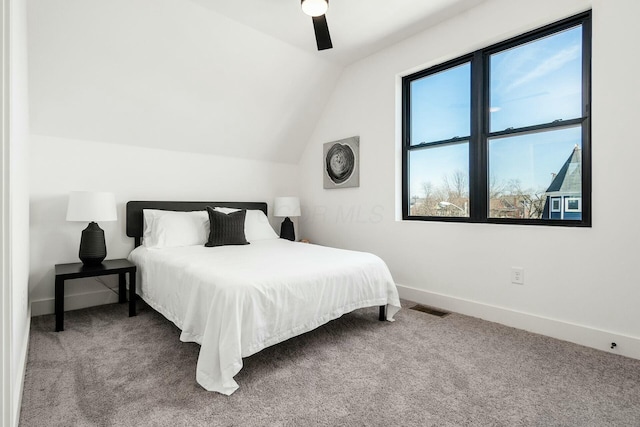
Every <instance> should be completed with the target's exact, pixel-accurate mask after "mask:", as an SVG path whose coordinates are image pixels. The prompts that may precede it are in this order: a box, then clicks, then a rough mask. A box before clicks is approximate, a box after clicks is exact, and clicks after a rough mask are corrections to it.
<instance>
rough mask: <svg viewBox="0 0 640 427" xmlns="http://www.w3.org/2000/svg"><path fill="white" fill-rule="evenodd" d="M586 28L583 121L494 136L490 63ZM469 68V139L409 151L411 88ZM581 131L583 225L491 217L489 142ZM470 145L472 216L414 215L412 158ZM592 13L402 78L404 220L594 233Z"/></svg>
mask: <svg viewBox="0 0 640 427" xmlns="http://www.w3.org/2000/svg"><path fill="white" fill-rule="evenodd" d="M578 25H581V26H582V112H581V113H582V117H580V118H576V119H573V120H566V121H561V122H557V121H554V122H551V123H545V124H538V125H534V126H526V127H520V128H515V129H507V130H502V131H497V132H490V128H489V108H490V106H489V98H490V97H489V81H490V79H489V58H490V57H491V55H493V54H496V53H498V52H501V51H504V50H507V49H511V48H514V47H517V46H519V45H522V44H525V43H529V42H532V41H535V40H537V39H541V38H543V37H546V36H549V35H551V34H554V33H557V32H560V31H563V30H566V29H569V28H572V27H575V26H578ZM466 62H470V63H471V117H470V125H471V135H470V137H469V138H468V139H467V138H466V137H464V138H454V139H451V140H445V141H436V142H431V143H428V144H415V145H413V146H412V145H411V135H410V130H411V114H410V111H411V89H410V88H411V82H413V81H415V80H418V79H421V78H423V77H426V76H429V75H433V74H435V73H438V72H442V71H445V70H447V69H450V68H453V67H455V66H458V65H461V64H463V63H466ZM577 125H580V126H581V130H582V150H581V151H582V153H581V154H582V195H581V197H582V214H581V219H580V220H572V219H542V218H540V219H534V218H527V219H518V218H492V217H489V199H488V170H489V164H488V161H489V160H488V153H489V151H488V150H489V147H488V143H489V139H490V138H495V137H503V136H517V135H525V134H528V133H533V132H538V131H545V130H558V129H562V128H568V127H573V126H577ZM457 140H465V141H467V140H468V141H469V207H470V209H469V216H468V217H458V216H417V215H410V197H411V196H410V194H409V176H410V175H409V163H408V159H409V152H410V151H413V150H419V149H421V148H424V147H425V145H429V146H433V145H438V144H446V143H455V142H457ZM591 206H592V198H591V11H587V12H583V13H581V14H578V15H575V16H572V17H570V18H566V19H563V20H561V21H558V22H555V23H552V24H549V25H546V26H544V27H541V28H538V29H536V30H532V31H529V32H527V33H525V34H522V35H520V36H517V37H513V38H511V39H509V40H506V41H503V42H500V43H496V44H494V45H491V46H489V47H486V48H484V49H479V50H477V51H475V52H472V53H470V54H467V55H462V56H460V57H458V58H455V59H453V60H450V61H447V62H445V63H443V64H438V65H436V66H433V67H430V68H428V69H425V70H421V71H418V72H416V73H413V74H410V75H408V76H405V77H403V78H402V219H403V220H419V221H438V222H464V223H469V222H470V223H489V224H512V225H545V226H563V227H591Z"/></svg>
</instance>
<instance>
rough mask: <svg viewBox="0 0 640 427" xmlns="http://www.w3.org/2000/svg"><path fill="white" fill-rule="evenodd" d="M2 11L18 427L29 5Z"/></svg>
mask: <svg viewBox="0 0 640 427" xmlns="http://www.w3.org/2000/svg"><path fill="white" fill-rule="evenodd" d="M2 12H3V13H2V17H3V20H2V28H3V29H2V42H3V43H2V52H3V55H2V56H3V61H2V66H3V69H2V75H3V79H2V80H3V82H2V83H3V88H2V94H3V101H2V102H3V108H2V111H3V117H2V121H3V123H2V142H3V144H2V151H3V152H2V190H1V191H2V227H3V229H2V233H1V234H2V240H3V241H2V308H1V310H2V335H3V340H2V352H3V354H2V359H3V366H2V369H3V375H2V382H3V384H2V390H3V392H2V400H3V401H2V416H1V419H0V424H1V425H3V426H4V425H6V426H9V425H12V426H17V425H18V418H19V412H20V402H21V398H22V384H23V378H24V370H25V366H26V360H27V346H28V340H29V326H30V323H29V322H30V319H29V317H30V316H29V306H28V271H29V249H28V248H29V246H28V236H29V219H28V218H29V181H28V174H27V170H28V154H29V109H28V90H27V54H26V35H27V29H26V4H25V2H24V1H22V0H11V1H9V2H3V11H2ZM6 13H9V15H5V14H6ZM7 18H8V19H7ZM7 362H8V363H7ZM7 367H8V371H7V370H6V369H7Z"/></svg>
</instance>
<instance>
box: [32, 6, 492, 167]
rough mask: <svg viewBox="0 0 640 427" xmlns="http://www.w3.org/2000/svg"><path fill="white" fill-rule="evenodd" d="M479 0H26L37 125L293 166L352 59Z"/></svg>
mask: <svg viewBox="0 0 640 427" xmlns="http://www.w3.org/2000/svg"><path fill="white" fill-rule="evenodd" d="M481 1H483V0H429V1H425V0H395V1H394V2H393V3H390V2H388V1H383V0H331V3H330V10H329V12H328V13H327V19H328V22H329V28H330V31H331V35H332V38H333V44H334V49H332V50H328V51H322V52H318V51H317V50H316V48H315V42H314V38H313V28H312V24H311V19H310V18H309V17H308V16H306V15H304V14H302V12H301V11H300V2H299V0H243V1H237V0H236V1H231V0H163V1H158V0H109V1H102V0H30V2H29V11H28V12H29V15H28V19H29V22H28V24H29V34H28V36H29V42H28V43H29V45H28V48H29V70H30V71H29V91H30V109H31V111H30V119H31V130H32V132H33V133H35V134H42V135H49V136H56V137H62V138H71V139H78V140H88V141H101V142H108V143H117V144H131V145H137V146H145V147H154V148H164V149H169V150H183V151H190V152H196V153H207V154H215V155H223V156H231V157H242V158H251V159H260V160H268V161H277V162H285V163H297V161H298V159H299V158H300V155H301V153H302V151H303V150H304V146H305V144H306V142H307V140H308V138H309V136H310V134H311V133H312V132H313V129H314V127H315V124H316V121H317V118H318V116H319V115H320V114H322V111H323V108H324V106H325V103H326V102H327V99H328V97H329V96H330V94H331V92H332V90H333V88H334V86H335V83H336V81H337V79H338V78H339V75H340V73H341V70H342V69H343V67H344V66H346V65H348V64H350V63H352V62H354V61H357V60H359V59H361V58H364V57H366V56H368V55H370V54H372V53H374V52H376V51H378V50H380V49H383V48H385V47H387V46H389V45H391V44H393V43H395V42H397V41H399V40H402V39H403V38H406V37H408V36H410V35H412V34H415V33H417V32H419V31H421V30H424V29H425V28H427V27H429V26H431V25H434V24H436V23H438V22H441V21H442V20H444V19H447V18H448V17H450V16H452V15H453V14H456V13H461V12H463V11H464V10H465V9H468V8H470V7H473V6H475V5H477V4H478V3H480V2H481Z"/></svg>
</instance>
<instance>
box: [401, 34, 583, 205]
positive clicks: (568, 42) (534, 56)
mask: <svg viewBox="0 0 640 427" xmlns="http://www.w3.org/2000/svg"><path fill="white" fill-rule="evenodd" d="M581 46H582V29H581V27H574V28H570V29H567V30H564V31H562V32H560V33H555V34H553V35H550V36H548V37H545V38H543V39H538V40H535V41H533V42H530V43H527V44H525V45H521V46H518V47H515V48H512V49H508V50H506V51H501V52H499V53H496V54H494V55H492V56H491V57H490V81H489V86H490V90H489V92H490V94H489V97H490V111H491V113H490V131H491V132H496V131H501V130H505V129H507V128H510V127H513V128H519V127H524V126H531V125H537V124H543V123H549V122H552V121H554V120H569V119H574V118H578V117H581V108H582V100H581V93H582V92H581V86H582V84H581V82H582V79H581V73H582V65H581V62H582V56H581ZM470 72H471V66H470V64H469V63H466V64H462V65H460V66H457V67H455V68H452V69H448V70H445V71H443V72H440V73H437V74H432V75H430V76H427V77H424V78H422V79H419V80H414V81H413V82H412V83H411V102H412V109H411V124H412V128H411V141H412V143H413V144H419V143H422V142H433V141H440V140H445V139H450V138H453V137H465V136H469V134H470V123H469V122H470V115H471V106H470V104H471V101H470V97H471V89H470V87H471V82H470ZM575 145H578V146H581V130H580V127H579V126H576V127H572V128H562V129H559V130H553V131H546V132H543V133H537V134H528V135H522V136H512V137H503V138H499V139H490V140H489V175H490V177H491V178H492V179H493V180H496V181H497V182H504V183H506V182H508V181H510V180H516V179H517V180H519V181H520V184H521V186H522V188H524V189H529V188H530V189H532V190H534V191H544V190H545V189H546V187H548V185H549V184H550V183H551V179H552V175H551V174H552V173H557V172H558V171H559V169H560V168H561V167H562V165H563V164H564V162H565V161H566V160H567V158H568V157H569V156H570V155H571V153H572V151H573V148H574V146H575ZM468 150H469V144H468V143H459V144H448V145H445V146H438V147H434V148H429V149H424V150H416V151H413V152H410V173H411V176H410V183H411V184H410V185H411V189H410V193H411V195H416V194H417V195H419V196H420V195H421V190H420V189H421V187H422V183H424V182H431V183H432V184H433V185H434V186H437V185H439V184H440V183H441V182H442V177H443V176H444V175H447V174H451V173H452V172H454V171H455V170H464V171H465V172H467V173H468V164H469V159H468Z"/></svg>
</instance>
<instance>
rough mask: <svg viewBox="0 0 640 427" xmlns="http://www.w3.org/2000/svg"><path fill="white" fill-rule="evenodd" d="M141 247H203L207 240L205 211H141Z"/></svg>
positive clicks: (207, 227)
mask: <svg viewBox="0 0 640 427" xmlns="http://www.w3.org/2000/svg"><path fill="white" fill-rule="evenodd" d="M142 212H143V217H144V232H143V245H144V246H146V247H147V248H171V247H176V246H193V245H204V244H205V243H206V242H207V239H208V238H209V215H208V214H207V212H206V211H194V212H174V211H163V210H156V209H143V211H142Z"/></svg>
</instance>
